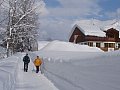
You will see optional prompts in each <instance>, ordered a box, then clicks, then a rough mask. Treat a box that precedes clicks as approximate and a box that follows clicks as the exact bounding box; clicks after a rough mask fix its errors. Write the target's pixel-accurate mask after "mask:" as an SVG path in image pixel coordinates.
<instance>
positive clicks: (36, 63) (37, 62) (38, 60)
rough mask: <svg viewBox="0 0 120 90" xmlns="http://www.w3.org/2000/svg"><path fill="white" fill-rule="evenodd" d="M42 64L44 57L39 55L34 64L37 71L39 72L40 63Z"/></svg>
mask: <svg viewBox="0 0 120 90" xmlns="http://www.w3.org/2000/svg"><path fill="white" fill-rule="evenodd" d="M41 64H42V59H41V58H39V56H37V58H36V59H35V60H34V65H35V66H36V73H38V72H39V68H40V65H41Z"/></svg>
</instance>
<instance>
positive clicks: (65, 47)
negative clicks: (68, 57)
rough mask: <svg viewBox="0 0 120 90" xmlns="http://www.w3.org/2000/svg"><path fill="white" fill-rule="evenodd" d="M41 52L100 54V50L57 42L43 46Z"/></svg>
mask: <svg viewBox="0 0 120 90" xmlns="http://www.w3.org/2000/svg"><path fill="white" fill-rule="evenodd" d="M39 47H40V46H39ZM41 50H43V51H75V52H102V50H100V49H99V48H97V47H89V46H88V45H78V44H74V43H70V42H64V41H58V40H55V41H52V42H50V43H48V44H45V47H43V48H42V49H41Z"/></svg>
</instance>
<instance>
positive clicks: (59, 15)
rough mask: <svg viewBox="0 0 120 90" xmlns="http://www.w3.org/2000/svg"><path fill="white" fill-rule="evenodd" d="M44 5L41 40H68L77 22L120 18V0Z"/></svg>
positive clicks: (63, 0) (61, 0)
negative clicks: (73, 25)
mask: <svg viewBox="0 0 120 90" xmlns="http://www.w3.org/2000/svg"><path fill="white" fill-rule="evenodd" d="M44 5H45V9H43V10H45V14H43V15H42V16H41V17H40V30H39V32H40V38H51V39H57V40H68V36H69V33H70V31H71V28H72V24H73V23H74V22H75V21H76V20H81V19H92V18H94V19H99V20H108V19H118V18H120V0H44Z"/></svg>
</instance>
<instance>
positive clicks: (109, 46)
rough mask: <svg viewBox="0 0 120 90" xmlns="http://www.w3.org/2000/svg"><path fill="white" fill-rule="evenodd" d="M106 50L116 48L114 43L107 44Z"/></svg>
mask: <svg viewBox="0 0 120 90" xmlns="http://www.w3.org/2000/svg"><path fill="white" fill-rule="evenodd" d="M105 47H106V48H114V47H115V44H114V43H105Z"/></svg>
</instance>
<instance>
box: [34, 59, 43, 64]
mask: <svg viewBox="0 0 120 90" xmlns="http://www.w3.org/2000/svg"><path fill="white" fill-rule="evenodd" d="M41 64H42V60H41V59H40V58H36V59H35V60H34V65H35V66H40V65H41Z"/></svg>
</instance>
